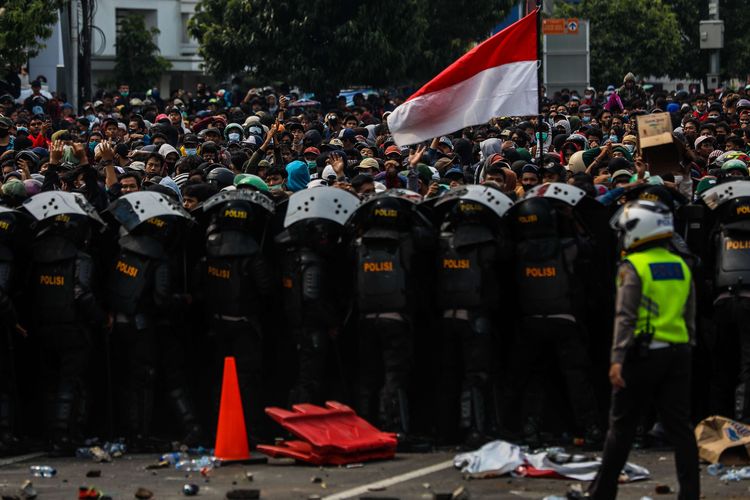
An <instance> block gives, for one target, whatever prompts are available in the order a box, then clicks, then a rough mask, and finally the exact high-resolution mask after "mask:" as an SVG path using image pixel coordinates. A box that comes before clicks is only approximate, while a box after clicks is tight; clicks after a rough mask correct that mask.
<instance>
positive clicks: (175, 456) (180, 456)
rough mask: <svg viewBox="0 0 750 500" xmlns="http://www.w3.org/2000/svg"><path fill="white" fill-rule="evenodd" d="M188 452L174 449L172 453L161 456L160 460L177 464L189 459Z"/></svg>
mask: <svg viewBox="0 0 750 500" xmlns="http://www.w3.org/2000/svg"><path fill="white" fill-rule="evenodd" d="M188 458H189V457H188V454H187V453H182V452H180V451H174V452H172V453H165V454H164V455H162V456H161V457H159V461H160V462H169V465H176V464H177V463H179V462H184V461H186V460H188Z"/></svg>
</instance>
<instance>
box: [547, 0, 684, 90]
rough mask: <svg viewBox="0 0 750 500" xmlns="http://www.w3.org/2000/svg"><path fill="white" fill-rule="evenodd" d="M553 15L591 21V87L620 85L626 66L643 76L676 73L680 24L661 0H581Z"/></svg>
mask: <svg viewBox="0 0 750 500" xmlns="http://www.w3.org/2000/svg"><path fill="white" fill-rule="evenodd" d="M555 15H556V16H559V17H580V18H582V19H588V20H589V21H590V23H591V79H592V83H594V85H595V86H606V85H609V84H618V85H619V84H620V82H622V78H623V77H624V76H625V74H626V73H628V72H630V71H632V72H633V73H635V74H637V75H642V76H648V75H653V76H664V75H674V74H676V73H678V72H679V65H680V61H681V59H680V58H681V57H682V54H683V51H682V41H681V38H680V37H681V31H680V26H679V24H678V22H677V16H676V15H675V13H674V11H673V10H672V9H671V8H670V7H669V6H668V5H665V3H664V2H663V1H662V0H627V1H624V0H581V2H580V3H578V4H575V5H574V4H557V5H556V7H555ZM695 22H696V23H697V22H698V20H697V19H696V21H695Z"/></svg>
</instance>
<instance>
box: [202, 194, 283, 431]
mask: <svg viewBox="0 0 750 500" xmlns="http://www.w3.org/2000/svg"><path fill="white" fill-rule="evenodd" d="M202 211H203V213H204V214H206V216H207V218H208V229H207V231H206V248H205V257H204V258H203V259H202V261H201V264H200V283H201V285H200V286H199V289H201V290H202V294H201V295H200V298H201V301H202V302H203V305H204V310H205V313H206V315H207V316H208V321H209V336H210V339H211V340H212V341H213V344H214V347H213V352H214V357H215V359H214V362H215V364H216V365H217V367H216V373H221V364H220V363H221V362H222V361H223V359H224V357H225V356H234V357H235V360H236V365H237V377H238V381H239V384H240V392H241V394H242V403H243V405H244V414H245V418H246V419H247V420H248V422H249V425H248V427H249V429H250V430H251V431H252V432H254V433H257V432H259V425H261V424H262V417H263V413H262V410H263V400H262V397H261V393H262V391H261V388H262V373H263V332H262V328H261V315H262V313H263V311H264V310H265V307H264V303H266V301H267V300H268V299H269V296H271V294H272V293H273V292H274V287H273V274H272V272H271V269H270V267H271V266H270V265H269V262H268V260H267V258H266V257H265V256H264V254H263V248H262V245H263V242H264V239H265V236H266V228H267V224H268V220H269V217H270V215H271V214H273V212H274V206H273V201H272V200H271V199H270V198H269V197H267V196H265V195H264V194H263V193H260V192H257V191H251V190H249V189H242V190H237V191H226V192H221V193H217V194H215V195H214V196H212V197H211V198H209V199H208V200H206V201H205V202H204V204H203V208H202Z"/></svg>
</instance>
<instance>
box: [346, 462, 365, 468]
mask: <svg viewBox="0 0 750 500" xmlns="http://www.w3.org/2000/svg"><path fill="white" fill-rule="evenodd" d="M364 466H365V464H363V463H357V464H346V468H347V469H361V468H362V467H364Z"/></svg>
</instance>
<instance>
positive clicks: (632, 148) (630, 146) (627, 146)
mask: <svg viewBox="0 0 750 500" xmlns="http://www.w3.org/2000/svg"><path fill="white" fill-rule="evenodd" d="M625 149H627V150H628V151H630V152H631V153H632V152H633V151H635V144H625Z"/></svg>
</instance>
